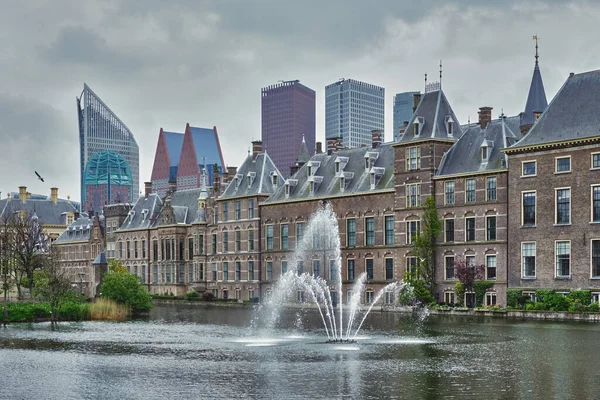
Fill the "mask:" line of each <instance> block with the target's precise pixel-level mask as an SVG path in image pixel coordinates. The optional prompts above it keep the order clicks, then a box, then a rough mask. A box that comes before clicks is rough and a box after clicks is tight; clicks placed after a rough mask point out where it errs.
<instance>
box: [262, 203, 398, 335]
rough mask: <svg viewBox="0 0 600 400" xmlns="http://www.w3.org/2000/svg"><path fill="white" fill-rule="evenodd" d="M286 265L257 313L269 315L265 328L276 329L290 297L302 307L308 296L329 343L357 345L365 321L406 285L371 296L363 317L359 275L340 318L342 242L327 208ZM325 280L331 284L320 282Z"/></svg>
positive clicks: (313, 221) (362, 283)
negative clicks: (388, 295)
mask: <svg viewBox="0 0 600 400" xmlns="http://www.w3.org/2000/svg"><path fill="white" fill-rule="evenodd" d="M328 260H329V263H327V261H328ZM321 262H322V265H323V269H322V270H321ZM288 265H290V268H289V269H288V270H287V271H285V272H284V273H283V274H282V276H281V277H280V278H279V280H278V281H277V282H276V284H275V286H274V288H273V291H272V292H271V295H270V297H269V299H268V300H267V301H266V304H265V305H264V306H263V307H261V310H260V311H259V312H260V313H261V315H264V314H262V313H266V314H267V315H266V325H267V328H273V327H274V325H275V323H276V322H277V320H278V318H279V315H280V311H281V307H282V306H283V305H284V304H286V303H288V302H289V301H290V300H291V299H292V297H293V296H294V294H297V296H298V298H297V299H296V300H300V301H302V302H304V300H305V299H304V298H303V296H304V294H308V302H311V303H313V304H314V306H315V308H316V309H317V310H318V313H319V315H320V317H321V320H322V322H323V327H324V328H325V333H326V335H327V342H328V343H340V342H344V343H347V342H355V341H356V337H357V335H358V332H359V331H360V329H361V327H362V325H363V323H364V322H365V320H366V318H367V316H368V315H369V313H370V312H371V310H372V309H373V306H374V305H375V304H376V303H377V302H378V301H379V300H380V299H381V297H382V296H383V295H384V294H385V293H386V292H387V293H393V299H394V301H395V299H397V298H398V297H399V296H398V292H399V291H400V290H402V289H403V288H404V287H405V284H404V283H402V282H397V281H396V282H392V283H390V284H388V285H386V286H385V287H383V288H382V289H380V290H379V291H378V292H377V293H376V294H375V295H374V296H372V300H371V302H370V303H369V304H367V310H366V312H363V310H362V308H361V299H362V297H363V292H364V289H365V283H366V280H367V279H366V278H367V275H366V273H362V274H361V275H360V276H359V277H358V279H357V280H356V281H355V282H354V284H353V285H352V289H351V291H350V292H349V293H348V303H347V304H346V308H347V309H348V310H347V312H346V313H345V312H344V303H343V293H342V286H343V285H342V267H341V251H340V236H339V231H338V222H337V218H336V216H335V213H334V212H333V210H332V208H331V205H330V204H325V205H323V206H321V207H320V208H319V209H318V210H317V211H315V213H314V214H313V215H312V216H311V218H310V220H309V221H308V224H307V226H306V230H305V232H304V236H303V238H302V240H301V241H300V242H299V243H298V245H297V248H296V251H295V252H294V254H293V256H292V258H291V259H290V260H288ZM305 266H309V267H312V268H311V271H309V272H307V271H304V268H305ZM327 266H328V267H329V271H327V269H326V267H327ZM327 272H329V274H327ZM327 275H329V281H328V280H326V279H325V278H324V277H326V276H327ZM344 318H346V319H345V320H344ZM344 323H345V326H344Z"/></svg>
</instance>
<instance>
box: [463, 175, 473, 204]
mask: <svg viewBox="0 0 600 400" xmlns="http://www.w3.org/2000/svg"><path fill="white" fill-rule="evenodd" d="M465 202H466V203H475V179H467V180H466V183H465Z"/></svg>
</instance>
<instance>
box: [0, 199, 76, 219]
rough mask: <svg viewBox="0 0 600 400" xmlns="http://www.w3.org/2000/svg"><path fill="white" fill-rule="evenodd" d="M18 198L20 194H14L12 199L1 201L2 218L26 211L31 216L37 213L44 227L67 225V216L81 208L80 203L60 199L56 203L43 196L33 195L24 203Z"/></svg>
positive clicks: (0, 213) (0, 215) (0, 214)
mask: <svg viewBox="0 0 600 400" xmlns="http://www.w3.org/2000/svg"><path fill="white" fill-rule="evenodd" d="M18 197H19V196H18V194H13V195H11V198H10V199H9V198H4V199H1V200H0V218H6V217H9V216H10V215H12V214H14V213H16V212H18V211H24V212H25V213H26V214H31V215H33V214H34V213H35V214H36V215H37V216H38V218H39V221H40V223H41V224H42V225H66V223H67V217H66V214H67V213H76V212H77V211H78V210H77V207H78V206H79V203H75V202H71V201H69V200H64V199H58V201H57V202H56V203H54V202H53V201H52V199H50V198H48V197H46V196H43V195H31V197H30V198H29V199H27V200H26V201H25V202H24V203H23V202H22V201H21V200H20V199H19V198H18Z"/></svg>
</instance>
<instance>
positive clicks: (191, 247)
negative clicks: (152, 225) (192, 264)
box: [142, 238, 194, 260]
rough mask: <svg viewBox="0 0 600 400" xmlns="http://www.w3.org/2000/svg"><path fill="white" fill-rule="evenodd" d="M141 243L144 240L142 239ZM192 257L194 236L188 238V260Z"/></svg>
mask: <svg viewBox="0 0 600 400" xmlns="http://www.w3.org/2000/svg"><path fill="white" fill-rule="evenodd" d="M142 244H144V242H143V241H142ZM193 258H194V238H188V260H192V259H193Z"/></svg>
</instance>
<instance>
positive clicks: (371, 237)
mask: <svg viewBox="0 0 600 400" xmlns="http://www.w3.org/2000/svg"><path fill="white" fill-rule="evenodd" d="M365 227H366V231H367V235H366V237H365V239H366V241H365V245H366V246H373V245H375V218H374V217H367V218H365Z"/></svg>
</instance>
